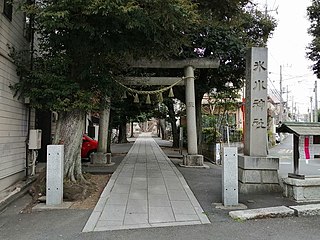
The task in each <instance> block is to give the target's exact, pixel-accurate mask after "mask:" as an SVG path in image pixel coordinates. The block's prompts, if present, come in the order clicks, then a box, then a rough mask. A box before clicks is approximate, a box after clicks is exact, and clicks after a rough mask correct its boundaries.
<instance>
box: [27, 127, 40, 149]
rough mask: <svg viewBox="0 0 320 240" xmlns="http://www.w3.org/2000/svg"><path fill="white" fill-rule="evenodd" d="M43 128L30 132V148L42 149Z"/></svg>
mask: <svg viewBox="0 0 320 240" xmlns="http://www.w3.org/2000/svg"><path fill="white" fill-rule="evenodd" d="M41 134H42V131H41V129H32V130H30V132H29V149H41Z"/></svg>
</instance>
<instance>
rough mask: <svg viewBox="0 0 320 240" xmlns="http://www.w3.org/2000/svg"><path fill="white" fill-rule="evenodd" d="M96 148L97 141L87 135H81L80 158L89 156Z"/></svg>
mask: <svg viewBox="0 0 320 240" xmlns="http://www.w3.org/2000/svg"><path fill="white" fill-rule="evenodd" d="M97 149H98V141H96V140H94V139H92V138H91V137H89V136H87V135H83V137H82V146H81V158H90V154H91V153H93V152H96V151H97Z"/></svg>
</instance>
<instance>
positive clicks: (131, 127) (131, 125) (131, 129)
mask: <svg viewBox="0 0 320 240" xmlns="http://www.w3.org/2000/svg"><path fill="white" fill-rule="evenodd" d="M130 132H131V135H130V137H131V138H133V121H131V122H130Z"/></svg>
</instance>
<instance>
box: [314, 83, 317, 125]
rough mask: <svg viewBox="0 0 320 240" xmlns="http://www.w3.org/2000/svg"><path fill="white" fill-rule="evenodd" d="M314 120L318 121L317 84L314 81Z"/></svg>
mask: <svg viewBox="0 0 320 240" xmlns="http://www.w3.org/2000/svg"><path fill="white" fill-rule="evenodd" d="M314 121H315V122H318V84H317V80H316V81H314Z"/></svg>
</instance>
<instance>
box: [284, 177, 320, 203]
mask: <svg viewBox="0 0 320 240" xmlns="http://www.w3.org/2000/svg"><path fill="white" fill-rule="evenodd" d="M283 185H284V192H283V194H284V196H285V197H288V198H291V199H293V200H295V201H296V202H317V201H320V177H312V178H306V179H296V178H285V179H283Z"/></svg>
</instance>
